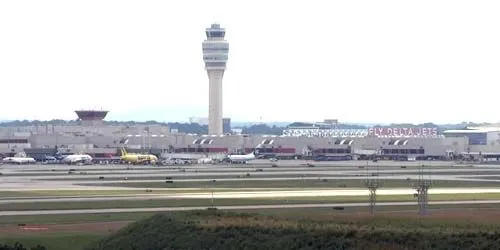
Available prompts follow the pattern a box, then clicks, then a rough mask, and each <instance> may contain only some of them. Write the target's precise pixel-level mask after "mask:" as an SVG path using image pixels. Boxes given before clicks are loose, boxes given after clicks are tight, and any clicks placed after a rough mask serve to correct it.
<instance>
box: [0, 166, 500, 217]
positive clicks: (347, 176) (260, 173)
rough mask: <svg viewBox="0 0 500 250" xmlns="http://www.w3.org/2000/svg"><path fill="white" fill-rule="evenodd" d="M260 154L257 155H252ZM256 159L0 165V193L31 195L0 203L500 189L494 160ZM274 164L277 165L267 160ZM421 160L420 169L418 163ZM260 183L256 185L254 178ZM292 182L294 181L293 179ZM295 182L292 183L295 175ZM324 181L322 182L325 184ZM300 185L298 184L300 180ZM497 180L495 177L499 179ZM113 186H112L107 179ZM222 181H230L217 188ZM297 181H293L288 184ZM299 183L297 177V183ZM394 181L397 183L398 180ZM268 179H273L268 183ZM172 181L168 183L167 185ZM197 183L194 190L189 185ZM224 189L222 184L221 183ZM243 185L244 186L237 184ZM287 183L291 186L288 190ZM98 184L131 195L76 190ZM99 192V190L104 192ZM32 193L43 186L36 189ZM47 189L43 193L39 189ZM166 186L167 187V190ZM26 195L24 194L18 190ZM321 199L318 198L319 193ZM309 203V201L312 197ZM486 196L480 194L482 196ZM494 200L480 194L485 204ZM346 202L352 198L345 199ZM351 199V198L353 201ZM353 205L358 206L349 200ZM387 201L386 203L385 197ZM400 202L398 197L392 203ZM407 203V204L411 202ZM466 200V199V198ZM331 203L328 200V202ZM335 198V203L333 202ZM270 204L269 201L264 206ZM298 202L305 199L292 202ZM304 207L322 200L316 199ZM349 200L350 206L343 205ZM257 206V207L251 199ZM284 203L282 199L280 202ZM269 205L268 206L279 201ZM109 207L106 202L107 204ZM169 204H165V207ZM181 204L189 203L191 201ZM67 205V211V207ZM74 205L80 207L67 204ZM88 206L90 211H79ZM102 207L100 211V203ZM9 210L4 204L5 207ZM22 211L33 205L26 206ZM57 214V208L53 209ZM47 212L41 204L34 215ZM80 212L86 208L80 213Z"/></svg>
mask: <svg viewBox="0 0 500 250" xmlns="http://www.w3.org/2000/svg"><path fill="white" fill-rule="evenodd" d="M259 161H260V162H259ZM259 161H256V163H252V164H247V165H190V166H176V167H154V166H124V165H90V166H67V165H21V166H17V165H2V166H0V173H1V175H0V192H5V191H7V192H9V191H10V192H12V191H23V192H33V194H32V195H30V194H29V193H28V194H27V195H28V196H31V197H21V196H19V197H16V196H15V195H10V197H3V198H0V204H17V203H25V204H26V203H44V202H47V203H50V202H52V203H61V202H82V203H83V202H95V201H128V200H130V201H133V200H136V201H139V200H168V199H210V198H212V197H213V198H214V199H259V198H262V199H280V198H300V197H308V199H311V198H313V197H318V198H321V197H323V198H324V197H335V196H344V197H345V196H368V194H369V191H368V190H367V189H366V188H361V187H359V185H358V186H352V187H350V188H347V187H343V188H342V187H339V186H338V185H337V184H336V182H341V181H344V180H359V181H360V182H362V181H363V180H366V179H379V180H382V181H391V180H404V181H403V182H400V183H402V184H403V185H404V186H401V187H394V188H385V187H383V186H382V187H381V188H379V189H378V190H377V195H381V196H384V195H413V194H415V193H416V191H415V189H413V188H412V187H411V185H410V184H412V183H411V182H410V181H413V180H418V179H419V178H426V179H428V180H431V179H432V181H433V182H438V183H439V182H440V181H456V182H457V183H467V182H474V183H493V185H490V187H485V186H481V184H477V185H478V186H477V187H470V185H468V186H466V187H461V186H460V184H457V187H453V188H439V187H432V188H431V189H429V194H431V195H432V194H450V195H454V194H481V193H500V185H499V188H496V187H491V186H494V185H495V184H494V183H496V182H500V178H497V179H495V178H496V177H499V176H500V166H488V165H460V164H455V163H453V162H432V161H431V162H423V163H422V162H392V161H388V162H378V163H373V162H366V161H348V162H305V161H302V162H301V161H279V162H276V163H270V162H269V161H263V160H259ZM306 163H310V164H314V167H310V166H306V165H305V164H306ZM272 164H277V166H272ZM422 164H425V165H426V168H425V170H424V171H423V175H419V172H422V171H421V170H420V169H419V168H418V166H421V165H422ZM166 180H170V181H171V182H173V183H181V184H182V185H181V184H179V185H181V186H180V187H183V188H169V186H168V185H162V184H161V182H163V183H165V181H166ZM300 180H302V181H306V180H313V181H317V182H314V183H323V186H317V187H309V186H304V185H302V186H301V188H295V189H294V188H293V187H290V188H272V189H270V188H268V190H265V189H261V190H248V189H253V188H255V189H258V188H261V187H259V186H258V185H267V184H264V183H263V181H264V182H269V183H280V182H287V181H300ZM214 181H216V183H217V184H220V186H221V189H218V188H216V187H213V188H212V186H211V184H210V183H215V182H214ZM131 183H144V185H145V186H147V185H150V184H154V183H158V184H159V185H156V186H155V187H151V188H150V187H140V188H139V187H126V186H125V185H127V184H131ZM231 183H233V185H234V183H238V185H236V187H234V186H232V187H231V186H230V185H231ZM257 183H259V184H257ZM292 183H293V182H292ZM295 183H298V182H295ZM325 183H326V184H325ZM299 184H300V183H299ZM499 184H500V183H499ZM106 185H108V186H106ZM109 185H113V186H109ZM141 185H142V184H141ZM224 185H229V187H226V188H224ZM292 185H296V184H292ZM297 185H298V184H297ZM398 185H399V184H398ZM271 186H272V185H271ZM171 187H175V186H171ZM194 189H197V190H194ZM222 189H224V190H222ZM244 189H247V190H244ZM291 189H293V190H291ZM101 190H108V191H109V192H111V191H115V190H116V191H122V192H129V191H130V192H134V193H133V194H118V193H117V194H111V193H110V194H108V195H99V194H98V193H95V194H87V195H83V194H84V193H82V195H80V194H79V193H78V192H79V191H82V192H93V191H95V192H97V191H101ZM145 190H149V191H156V190H161V191H162V193H158V192H156V193H150V192H148V193H147V192H145ZM51 191H54V192H59V191H66V192H69V193H68V194H70V193H71V192H73V191H74V192H75V193H74V194H71V195H66V196H65V197H54V196H50V195H48V194H47V192H51ZM108 191H103V192H108ZM212 191H213V193H212ZM36 192H42V193H40V195H37V193H36ZM43 192H46V193H43ZM166 192H168V193H166ZM23 196H26V195H23ZM323 198H321V199H323ZM311 202H313V201H311ZM446 202H447V203H443V204H463V203H459V202H456V201H454V202H452V203H449V201H446ZM485 202H486V201H485ZM491 202H493V201H487V203H491ZM348 204H352V203H348ZM356 204H357V205H356ZM356 204H355V205H352V206H360V205H359V204H360V203H356ZM387 204H388V205H389V204H391V203H387ZM394 204H399V205H401V204H402V203H394ZM410 204H414V203H410ZM465 204H468V203H465ZM330 205H332V204H330ZM337 205H338V204H337ZM267 206H269V205H267ZM292 206H302V207H307V206H306V205H303V204H301V205H292ZM311 206H313V207H316V206H328V204H327V205H324V204H323V205H316V204H311ZM345 206H351V205H345ZM251 207H252V206H244V208H241V206H240V207H239V208H236V207H234V206H229V207H228V209H254V208H251ZM255 207H256V208H255V209H257V208H263V207H262V206H255ZM285 207H286V206H285ZM285 207H283V206H279V205H274V208H285ZM109 209H112V208H109ZM137 209H139V210H130V211H173V210H172V209H182V208H177V207H176V208H165V209H167V210H154V209H161V208H144V209H146V210H140V209H141V208H137ZM168 209H170V210H168ZM186 209H194V208H192V207H189V208H186ZM68 211H69V210H68ZM71 211H73V212H75V211H80V210H71ZM81 211H92V210H81ZM99 211H100V212H105V210H99ZM110 211H128V210H123V209H121V210H110ZM5 212H8V211H5ZM25 212H27V213H29V212H31V213H33V212H34V211H29V212H28V211H25ZM53 212H54V213H61V210H57V211H53ZM45 213H51V211H46V210H44V211H43V212H42V213H40V214H45ZM85 213H86V212H85Z"/></svg>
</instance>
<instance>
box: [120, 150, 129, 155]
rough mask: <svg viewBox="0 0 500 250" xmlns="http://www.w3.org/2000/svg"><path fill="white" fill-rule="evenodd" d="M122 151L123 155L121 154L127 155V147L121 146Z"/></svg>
mask: <svg viewBox="0 0 500 250" xmlns="http://www.w3.org/2000/svg"><path fill="white" fill-rule="evenodd" d="M120 152H121V153H122V155H121V156H125V155H127V151H125V148H121V149H120Z"/></svg>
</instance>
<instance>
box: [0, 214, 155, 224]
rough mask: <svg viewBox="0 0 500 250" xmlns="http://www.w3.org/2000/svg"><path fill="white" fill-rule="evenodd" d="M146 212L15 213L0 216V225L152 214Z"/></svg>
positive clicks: (135, 217)
mask: <svg viewBox="0 0 500 250" xmlns="http://www.w3.org/2000/svg"><path fill="white" fill-rule="evenodd" d="M154 214H155V213H154V212H148V213H97V214H61V215H44V216H39V215H16V216H2V217H0V225H17V224H23V223H24V224H71V223H82V222H109V221H136V220H140V219H144V218H148V217H150V216H152V215H154Z"/></svg>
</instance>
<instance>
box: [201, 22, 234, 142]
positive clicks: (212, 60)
mask: <svg viewBox="0 0 500 250" xmlns="http://www.w3.org/2000/svg"><path fill="white" fill-rule="evenodd" d="M205 33H206V35H207V39H206V40H205V41H203V44H202V48H203V61H204V62H205V70H206V71H207V74H208V80H209V83H208V84H209V87H208V89H209V97H208V99H209V101H208V102H209V103H208V134H211V135H220V134H222V133H223V125H222V112H223V110H222V78H223V76H224V71H225V70H226V63H227V59H228V53H229V43H228V42H227V41H226V40H224V37H225V35H226V30H225V29H224V28H221V27H220V25H219V24H212V25H211V26H210V28H207V29H206V31H205Z"/></svg>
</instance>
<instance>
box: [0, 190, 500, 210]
mask: <svg viewBox="0 0 500 250" xmlns="http://www.w3.org/2000/svg"><path fill="white" fill-rule="evenodd" d="M493 199H500V194H453V195H449V194H435V195H432V194H431V195H429V200H430V201H433V200H436V201H438V200H439V201H452V200H493ZM367 200H368V199H367V197H366V196H326V197H287V198H284V197H279V198H240V199H233V198H231V199H225V198H216V199H214V204H215V205H216V206H230V205H274V204H309V203H314V204H324V203H347V202H367ZM377 201H379V202H390V201H415V198H414V197H413V195H379V196H378V197H377ZM211 204H212V200H211V199H164V200H140V201H134V200H117V201H86V202H36V203H7V204H0V210H5V211H9V210H10V211H14V210H57V209H92V208H93V209H104V208H143V207H144V208H150V207H181V206H211Z"/></svg>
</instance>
